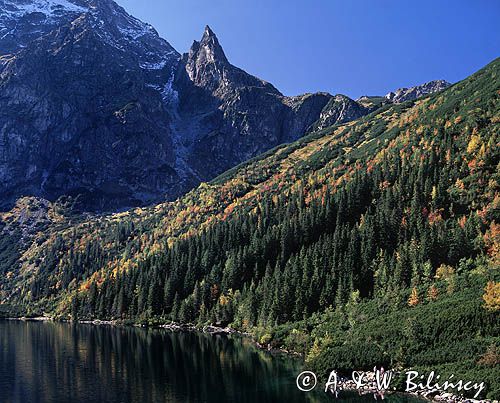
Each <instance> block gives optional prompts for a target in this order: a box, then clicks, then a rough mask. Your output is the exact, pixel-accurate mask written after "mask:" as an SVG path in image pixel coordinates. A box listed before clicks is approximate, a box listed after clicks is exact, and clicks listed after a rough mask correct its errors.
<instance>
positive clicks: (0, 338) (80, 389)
mask: <svg viewBox="0 0 500 403" xmlns="http://www.w3.org/2000/svg"><path fill="white" fill-rule="evenodd" d="M298 364H299V363H298V362H296V361H294V360H291V359H290V358H289V357H286V356H271V355H270V354H268V353H266V352H264V351H261V350H258V349H257V348H255V347H254V345H253V344H252V343H251V342H250V341H249V340H247V339H244V338H240V337H237V336H231V337H226V336H211V335H206V334H198V333H171V332H169V331H166V330H159V329H138V328H110V327H105V326H101V327H99V326H92V325H79V326H71V325H68V324H60V323H33V322H26V323H20V322H0V402H2V403H14V402H19V401H22V402H33V403H42V402H43V403H46V402H57V403H59V402H69V403H80V402H85V403H87V402H110V403H111V402H127V403H128V402H130V403H135V402H137V403H149V402H214V403H215V402H217V403H219V402H221V403H222V402H225V401H229V402H233V401H234V402H258V403H266V402H272V403H274V402H282V401H284V402H287V403H288V402H291V403H293V402H304V401H307V402H314V403H319V402H320V401H331V397H327V396H325V395H323V394H321V393H313V394H311V393H309V394H304V393H302V392H299V391H298V390H297V389H296V387H295V376H296V375H297V374H298V373H299V372H300V368H299V366H298ZM5 369H7V371H6V373H3V372H5ZM318 389H320V387H318ZM371 399H372V397H370V396H368V397H364V398H359V397H353V398H351V399H343V400H342V401H350V402H361V401H363V402H367V401H371ZM389 401H401V402H403V401H408V400H406V399H402V400H399V399H395V398H393V399H389Z"/></svg>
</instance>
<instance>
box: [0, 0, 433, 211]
mask: <svg viewBox="0 0 500 403" xmlns="http://www.w3.org/2000/svg"><path fill="white" fill-rule="evenodd" d="M428 90H429V91H430V90H432V88H429V89H428ZM426 91H427V90H426ZM420 93H423V92H422V91H420V92H419V91H413V92H411V94H416V95H418V94H420ZM393 98H394V100H393V99H392V98H391V99H390V100H389V99H388V100H387V102H398V101H397V100H399V99H400V98H401V96H400V95H396V96H394V97H393ZM396 99H397V100H396ZM371 110H373V108H368V107H365V106H363V105H362V104H360V103H357V102H355V101H353V100H351V99H349V98H348V97H345V96H340V95H339V96H335V97H333V96H331V95H330V94H327V93H317V94H306V95H301V96H296V97H286V96H284V95H283V94H281V93H280V92H279V91H278V90H277V89H276V88H275V87H274V86H273V85H271V84H269V83H267V82H265V81H263V80H260V79H258V78H256V77H254V76H252V75H250V74H248V73H246V72H245V71H243V70H241V69H239V68H237V67H235V66H233V65H232V64H231V63H230V62H229V61H228V59H227V57H226V55H225V53H224V50H223V49H222V47H221V45H220V43H219V41H218V39H217V37H216V35H215V34H214V33H213V32H212V30H211V29H210V28H209V27H206V28H205V32H204V34H203V37H202V39H201V41H199V42H198V41H195V42H194V43H193V46H192V47H191V49H190V51H189V53H187V54H184V55H181V54H179V53H178V52H177V51H176V50H175V49H174V48H173V47H172V46H171V45H170V44H169V43H168V42H167V41H166V40H164V39H162V38H161V37H160V36H159V35H158V33H157V32H156V31H155V30H154V28H153V27H151V26H150V25H148V24H145V23H143V22H141V21H139V20H137V19H136V18H134V17H132V16H130V15H129V14H127V13H126V12H125V10H124V9H123V8H121V7H120V6H118V5H117V4H116V3H114V2H113V1H112V0H15V1H14V0H5V1H1V0H0V210H2V209H4V210H5V209H8V208H9V207H10V206H12V205H13V203H14V202H15V200H16V199H18V198H19V197H22V196H37V197H43V198H46V199H49V200H55V199H57V198H59V197H60V196H63V195H71V196H75V197H76V196H78V200H79V205H80V206H81V208H82V209H84V210H96V211H100V210H117V209H121V208H126V207H131V206H138V205H144V204H148V203H153V202H156V201H160V200H165V199H173V198H175V197H177V196H179V195H181V194H183V193H185V192H186V191H187V190H189V189H191V188H193V187H195V186H197V185H198V184H199V183H200V182H201V181H207V180H210V179H212V178H214V177H215V176H217V175H218V174H220V173H222V172H223V171H225V170H227V169H228V168H231V167H233V166H235V165H237V164H238V163H241V162H243V161H245V160H247V159H249V158H251V157H253V156H255V155H257V154H260V153H262V152H264V151H266V150H268V149H270V148H272V147H274V146H276V145H279V144H281V143H284V142H290V141H293V140H296V139H297V138H299V137H300V136H302V135H303V134H304V133H306V132H308V131H311V130H316V129H321V128H324V127H327V126H330V125H332V124H335V123H338V122H345V121H349V120H353V119H357V118H359V117H360V116H363V115H364V114H366V113H368V112H370V111H371Z"/></svg>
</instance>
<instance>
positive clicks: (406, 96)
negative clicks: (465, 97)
mask: <svg viewBox="0 0 500 403" xmlns="http://www.w3.org/2000/svg"><path fill="white" fill-rule="evenodd" d="M450 85H451V83H449V82H448V81H445V80H433V81H429V82H427V83H424V84H421V85H417V86H415V87H410V88H398V89H397V90H396V91H393V92H389V93H388V94H387V95H385V98H386V99H388V100H389V101H391V102H394V103H401V102H405V101H410V100H414V99H417V98H420V97H423V96H425V95H429V94H433V93H435V92H439V91H442V90H444V89H445V88H447V87H449V86H450Z"/></svg>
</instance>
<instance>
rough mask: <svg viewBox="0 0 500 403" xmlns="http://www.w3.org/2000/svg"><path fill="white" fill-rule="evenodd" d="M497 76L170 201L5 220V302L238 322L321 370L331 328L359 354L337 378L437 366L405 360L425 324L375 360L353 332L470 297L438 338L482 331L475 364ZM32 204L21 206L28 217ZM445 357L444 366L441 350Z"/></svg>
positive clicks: (493, 172) (491, 195) (493, 292)
mask: <svg viewBox="0 0 500 403" xmlns="http://www.w3.org/2000/svg"><path fill="white" fill-rule="evenodd" d="M499 75H500V60H499V59H497V60H495V61H494V62H492V63H491V64H490V65H488V66H487V67H485V68H484V69H482V70H481V71H479V72H478V73H476V74H474V75H473V76H471V77H470V78H468V79H466V80H464V81H462V82H460V83H458V84H455V85H453V86H451V87H450V88H448V89H446V90H445V91H443V92H442V93H439V94H436V95H434V96H431V97H427V98H423V99H419V100H417V101H409V102H406V103H402V104H399V105H388V106H385V107H383V108H382V109H380V110H378V111H376V112H374V113H372V114H370V115H368V116H365V117H363V118H361V119H359V120H357V121H355V122H350V123H347V124H344V125H336V126H333V127H330V128H328V129H324V130H322V131H320V132H316V133H314V134H311V135H309V136H307V137H304V138H302V139H301V140H299V141H298V142H295V143H292V144H290V145H284V146H280V147H278V148H276V149H274V150H271V151H270V152H268V153H266V154H264V155H262V156H260V157H258V158H256V159H254V160H251V161H249V162H247V163H245V164H243V165H240V166H238V167H236V168H234V169H232V170H231V171H228V172H226V173H225V174H224V175H222V176H220V177H219V178H217V179H215V180H214V181H213V182H211V183H207V184H202V185H200V187H199V188H197V189H196V190H193V191H192V192H190V193H188V194H187V195H186V196H184V197H182V198H180V199H179V200H177V201H175V202H172V203H166V204H161V205H158V206H156V207H154V208H146V209H136V210H133V211H128V212H124V213H120V214H115V215H111V216H101V217H90V218H87V219H81V218H74V217H71V215H70V210H68V211H69V212H68V211H66V210H65V208H66V207H67V206H66V207H65V206H58V208H57V209H56V208H55V207H54V206H50V207H47V209H49V210H50V209H51V211H53V212H52V213H51V214H48V213H47V219H46V220H44V221H43V222H41V223H40V228H39V232H37V231H36V230H35V231H32V232H31V233H32V235H29V234H28V235H25V236H23V235H22V231H23V228H24V227H23V225H22V223H20V222H19V219H18V217H19V214H5V215H4V217H3V225H4V229H3V232H2V243H0V245H1V246H0V247H1V253H2V254H3V255H5V256H8V258H7V257H5V258H3V259H2V264H1V266H0V267H1V270H2V273H1V274H2V278H3V280H2V281H1V286H0V287H1V288H0V290H1V291H0V302H3V303H4V304H9V305H12V306H16V307H17V308H18V309H19V308H20V309H21V310H22V311H25V312H28V311H29V313H33V314H34V313H41V312H44V311H45V312H50V313H52V314H55V315H57V316H61V317H69V316H71V317H72V318H80V319H81V318H101V319H123V320H128V319H130V320H135V321H137V320H154V321H157V322H160V321H163V322H164V321H167V320H174V321H178V322H185V323H187V322H190V323H199V324H202V323H218V324H224V325H227V324H231V326H233V327H236V328H239V329H245V330H252V331H254V332H255V333H256V334H258V335H259V337H260V338H261V339H262V340H261V341H262V342H264V343H268V342H270V343H273V342H274V343H275V345H277V346H279V345H280V344H287V346H288V347H289V348H293V349H295V350H297V351H301V352H308V353H309V358H310V362H312V363H315V364H314V365H316V366H317V367H322V368H328V367H331V366H332V365H338V364H339V362H335V361H332V360H334V359H333V358H328V357H330V355H328V354H327V355H322V354H326V351H328V349H335V348H340V347H339V346H338V339H337V340H336V341H335V337H340V336H339V335H337V336H335V332H333V331H331V332H329V331H326V332H325V331H323V332H321V331H320V330H321V326H323V328H324V327H325V326H326V327H328V326H331V325H332V324H334V323H338V325H339V326H341V327H342V326H345V329H344V331H345V332H349V331H350V332H351V334H352V335H353V336H352V337H353V342H354V341H355V340H356V337H358V339H357V342H358V347H360V349H358V350H357V351H367V352H366V354H367V355H366V356H365V357H361V356H356V357H355V356H349V357H348V355H349V354H348V351H353V350H352V349H347V350H346V349H344V350H343V351H344V357H347V358H346V359H345V361H344V364H342V365H344V366H345V367H346V368H347V367H351V368H352V367H364V366H368V367H370V366H371V368H372V367H373V365H374V363H373V361H376V362H384V363H386V364H395V363H398V364H399V365H403V366H404V365H420V364H422V363H424V364H426V363H427V364H429V363H432V362H430V361H429V360H430V359H429V360H428V361H429V362H424V361H425V360H423V359H421V360H419V359H415V360H414V361H411V360H408V359H405V358H404V357H408V356H409V355H411V354H412V351H413V353H415V351H417V350H418V348H422V347H423V346H426V345H427V346H428V347H429V346H430V343H435V342H431V341H430V340H432V337H434V338H435V339H436V337H435V335H434V336H433V335H432V332H431V333H426V332H430V330H429V329H428V326H430V324H428V323H426V322H425V323H424V324H421V326H424V328H425V329H426V330H425V332H423V333H422V334H423V335H424V336H423V337H424V340H421V345H420V347H416V346H406V345H401V346H400V347H401V349H403V350H405V349H406V350H407V351H399V350H398V351H393V350H391V349H389V350H387V351H385V353H383V352H380V354H379V353H373V354H370V350H363V348H361V347H362V346H364V345H366V342H367V339H366V338H365V336H366V334H368V333H370V332H371V331H373V329H375V328H376V326H375V327H374V328H369V327H368V328H363V327H360V326H365V325H366V323H368V322H369V321H368V318H371V319H373V320H379V319H376V318H378V317H379V316H380V315H382V314H383V315H385V317H384V318H385V319H383V320H386V321H387V323H394V322H393V321H396V324H394V326H396V325H397V321H398V312H399V314H401V315H403V316H404V315H406V312H415V315H416V316H415V317H416V318H417V319H415V320H414V322H415V321H416V322H418V317H419V315H422V318H423V317H426V315H427V314H429V315H434V317H435V316H436V315H438V314H439V312H440V311H439V309H437V308H436V309H434V308H433V307H432V304H434V303H435V304H441V308H442V309H443V310H444V311H446V312H447V313H446V314H447V315H448V316H449V317H450V316H453V315H456V316H457V317H458V318H471V316H470V315H468V314H467V315H465V312H462V310H461V307H462V304H465V303H466V302H470V303H471V304H473V307H474V309H475V310H477V312H478V313H477V314H476V315H473V316H472V318H476V319H474V320H472V319H471V320H472V322H467V320H465V322H464V321H462V319H460V320H459V321H458V323H457V322H454V323H456V325H457V326H458V325H459V324H461V325H462V326H463V328H462V329H460V328H455V327H453V328H451V327H446V326H445V327H444V328H443V329H441V330H440V331H438V330H435V333H436V334H438V333H439V332H441V333H442V334H446V335H447V337H450V338H457V340H458V339H460V338H462V339H463V338H464V337H466V335H467V334H477V332H479V334H481V337H483V340H482V341H481V343H479V344H477V345H475V346H476V347H474V348H472V347H471V349H469V350H463V351H464V354H469V353H470V354H469V355H467V357H468V359H470V360H471V362H472V364H474V362H475V361H474V360H475V358H471V357H476V356H477V357H479V356H481V354H484V353H485V352H486V348H487V347H488V348H492V349H494V348H496V347H495V345H498V340H499V339H498V337H499V334H498V331H499V322H498V309H499V297H498V293H499V291H498V287H499V285H498V284H499V283H498V281H499V278H498V277H499V276H498V268H499V265H500V251H499V246H500V185H499V178H500V176H499V175H500V170H499V160H500V153H499V149H498V147H499V123H500V114H499V109H500V108H499V98H500V77H499ZM26 203H28V206H24V207H22V206H21V207H19V206H18V208H20V209H21V210H23V209H24V210H23V211H25V212H29V210H30V207H29V201H28V202H26ZM37 211H38V210H37ZM56 213H57V214H56ZM6 237H9V238H6ZM5 239H9V241H7V242H5V241H4V240H5ZM14 242H16V245H17V247H16V248H12V247H8V246H7V244H8V245H13V244H14ZM487 284H489V286H488V287H489V291H488V290H487V291H486V294H485V298H484V300H483V299H482V298H481V296H482V295H483V293H484V288H485V287H486V286H487ZM464 293H466V294H464ZM488 293H489V295H488ZM464 296H467V297H464ZM424 302H425V305H424ZM370 304H372V305H370ZM446 304H448V305H446ZM445 305H446V307H445ZM374 306H377V308H374ZM436 306H438V305H436ZM353 307H355V309H354V308H353ZM450 307H451V308H450ZM464 309H468V308H464ZM363 310H365V311H363ZM374 310H375V311H374ZM377 310H378V311H377ZM375 312H376V313H375ZM319 314H322V315H323V316H321V315H319ZM336 315H340V317H338V316H336ZM311 317H312V318H315V319H314V320H313V319H311ZM408 317H409V316H408ZM335 318H336V319H335ZM339 318H340V319H339ZM360 318H361V319H360ZM456 319H457V318H454V319H453V320H456ZM380 320H382V319H380ZM405 320H406V316H405ZM443 320H445V321H446V318H445V319H443ZM335 321H337V322H335ZM367 321H368V322H367ZM291 322H293V323H298V324H301V325H300V326H299V325H297V326H295V325H284V324H290V323H291ZM403 322H404V320H403ZM410 322H411V321H410ZM381 323H382V322H377V324H378V325H381ZM404 323H406V322H404ZM412 323H413V322H412ZM433 323H434V322H433ZM329 324H330V325H329ZM281 325H284V326H281ZM434 325H435V323H434ZM332 326H333V325H332ZM366 326H369V325H366ZM408 326H410V327H409V330H408V329H407V333H408V332H410V333H411V332H413V333H415V334H417V333H418V329H417V330H416V328H413V327H412V326H413V324H411V323H410V325H408ZM415 326H417V325H415ZM419 326H420V325H419ZM277 329H278V330H277ZM312 329H320V330H318V332H319V333H318V334H317V336H318V337H315V333H314V332H313V331H312ZM367 329H368V330H367ZM370 329H371V330H370ZM472 329H475V330H476V331H475V332H473V331H472ZM277 331H278V333H276V332H277ZM280 332H281V333H280ZM410 333H408V334H410ZM413 333H412V334H413ZM328 334H329V335H330V336H328ZM370 334H372V333H370ZM408 334H406V336H405V334H404V333H401V334H399V335H398V336H397V337H399V339H401V340H402V339H408V338H409V337H410V336H408ZM426 334H427V336H425V335H426ZM301 337H302V338H301ZM373 337H374V338H375V339H376V337H375V335H373ZM425 337H428V339H425ZM410 339H411V338H410ZM293 340H295V341H293ZM297 340H298V341H297ZM335 343H337V344H335ZM490 343H491V346H493V347H491V346H490ZM457 345H458V344H457ZM351 347H352V346H351ZM450 348H451V347H450ZM453 348H455V347H453ZM412 349H413V350H412ZM415 349H417V350H415ZM381 351H383V349H382V350H381ZM495 351H497V350H495ZM337 352H338V351H337ZM360 354H361V353H360ZM398 354H400V356H398ZM439 354H441V356H440V357H439V359H438V362H439V363H446V362H450V354H451V353H450V350H446V352H443V351H441V352H439ZM439 354H438V355H439ZM443 354H444V356H443ZM494 354H496V360H497V361H494V365H498V353H494ZM321 357H322V358H321ZM439 360H440V361H439ZM464 360H465V358H464ZM495 362H496V364H495ZM495 368H498V366H496V367H495ZM490 386H491V387H494V385H493V383H491V384H490ZM496 387H498V385H497V386H496Z"/></svg>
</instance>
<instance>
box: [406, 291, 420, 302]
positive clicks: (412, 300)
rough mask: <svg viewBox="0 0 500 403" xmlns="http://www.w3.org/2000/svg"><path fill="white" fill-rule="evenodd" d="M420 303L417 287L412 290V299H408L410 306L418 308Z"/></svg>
mask: <svg viewBox="0 0 500 403" xmlns="http://www.w3.org/2000/svg"><path fill="white" fill-rule="evenodd" d="M419 303H420V298H419V297H418V291H417V287H413V288H412V290H411V294H410V298H408V305H409V306H417V305H418V304H419Z"/></svg>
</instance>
